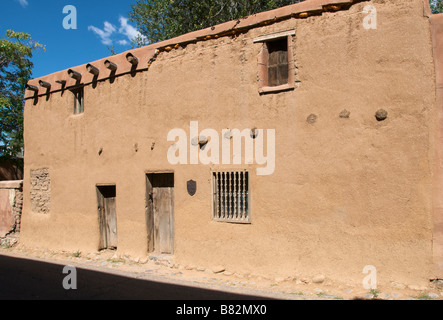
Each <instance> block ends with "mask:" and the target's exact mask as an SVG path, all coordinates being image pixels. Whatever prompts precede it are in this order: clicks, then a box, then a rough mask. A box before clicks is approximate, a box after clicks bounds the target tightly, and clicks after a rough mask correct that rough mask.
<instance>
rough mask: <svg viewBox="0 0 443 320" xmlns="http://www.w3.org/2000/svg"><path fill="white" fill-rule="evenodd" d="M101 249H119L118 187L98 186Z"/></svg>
mask: <svg viewBox="0 0 443 320" xmlns="http://www.w3.org/2000/svg"><path fill="white" fill-rule="evenodd" d="M97 202H98V219H99V224H100V244H99V250H102V249H117V213H116V187H115V186H97Z"/></svg>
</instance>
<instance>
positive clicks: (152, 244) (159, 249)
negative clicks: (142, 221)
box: [146, 173, 174, 254]
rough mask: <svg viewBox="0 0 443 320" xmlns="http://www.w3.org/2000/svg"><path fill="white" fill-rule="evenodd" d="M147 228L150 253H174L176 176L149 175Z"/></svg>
mask: <svg viewBox="0 0 443 320" xmlns="http://www.w3.org/2000/svg"><path fill="white" fill-rule="evenodd" d="M146 181H147V182H146V186H147V187H146V193H147V208H146V209H147V227H148V249H149V252H155V253H158V254H173V253H174V174H173V173H158V174H148V175H147V179H146Z"/></svg>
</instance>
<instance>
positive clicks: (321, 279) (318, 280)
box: [312, 274, 326, 283]
mask: <svg viewBox="0 0 443 320" xmlns="http://www.w3.org/2000/svg"><path fill="white" fill-rule="evenodd" d="M325 279H326V278H325V276H324V275H322V274H319V275H316V276H315V277H314V278H312V282H313V283H323V282H324V281H325Z"/></svg>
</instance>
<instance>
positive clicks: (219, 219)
mask: <svg viewBox="0 0 443 320" xmlns="http://www.w3.org/2000/svg"><path fill="white" fill-rule="evenodd" d="M217 174H239V177H240V175H241V174H243V175H244V176H243V177H244V179H243V180H244V181H246V186H247V192H246V193H245V198H243V200H244V201H245V203H244V204H243V208H244V207H245V206H246V207H247V210H246V215H245V217H243V218H231V217H220V215H221V211H218V210H217V208H218V205H217V203H218V199H217V197H218V195H219V194H218V193H217V190H218V185H217V180H216V178H215V176H216V175H217ZM250 177H251V174H250V172H249V171H248V170H246V169H239V170H235V169H232V170H212V171H211V194H212V212H211V218H212V221H215V222H225V223H235V224H252V219H251V212H252V205H251V204H252V201H251V178H250ZM239 179H240V178H239ZM237 181H238V180H237ZM237 186H238V184H237ZM240 189H241V188H239V189H238V190H236V192H237V201H234V203H235V204H236V205H237V213H238V211H239V210H238V209H240V208H241V205H239V203H238V199H239V197H240V196H241V195H240V193H241V192H240ZM242 190H244V189H242ZM225 199H226V198H225ZM232 200H234V197H232ZM229 201H231V200H229ZM229 210H231V208H230V209H229ZM229 214H230V213H228V215H229ZM237 217H238V214H237Z"/></svg>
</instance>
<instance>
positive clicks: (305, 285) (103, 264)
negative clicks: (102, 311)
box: [0, 244, 443, 300]
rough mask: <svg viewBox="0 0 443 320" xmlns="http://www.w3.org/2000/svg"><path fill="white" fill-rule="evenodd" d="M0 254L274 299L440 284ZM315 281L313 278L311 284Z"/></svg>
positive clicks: (422, 292)
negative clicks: (384, 283) (369, 283)
mask: <svg viewBox="0 0 443 320" xmlns="http://www.w3.org/2000/svg"><path fill="white" fill-rule="evenodd" d="M0 254H2V255H7V256H12V257H18V258H26V259H31V260H37V261H43V262H48V263H55V264H61V265H70V266H75V267H78V268H83V269H89V270H94V271H100V272H106V273H112V274H117V275H122V276H126V277H131V278H136V279H146V280H152V281H158V282H164V283H170V284H171V283H172V284H181V285H187V286H193V287H200V288H206V289H216V290H221V291H227V292H232V293H237V294H248V295H256V296H259V297H266V298H274V299H278V300H355V299H363V300H370V299H379V300H380V299H381V300H443V283H435V282H434V283H430V284H429V286H428V287H418V286H406V285H404V284H399V283H391V285H390V286H389V287H387V288H378V289H377V290H364V289H363V288H362V286H361V287H357V286H354V285H351V284H341V283H333V282H332V281H331V280H329V279H322V277H320V279H308V280H307V279H279V278H276V279H269V278H263V277H255V276H251V275H239V274H236V273H232V272H229V271H227V270H224V269H223V268H222V267H219V268H218V269H217V268H216V269H213V270H208V269H204V268H199V267H195V266H180V265H175V264H173V263H171V262H170V261H169V260H168V259H167V258H165V257H161V256H160V257H151V258H149V259H147V258H146V259H145V260H143V259H142V260H140V259H136V260H135V261H134V260H131V259H130V258H129V257H126V256H123V257H122V256H118V255H117V254H116V252H114V251H108V250H105V251H100V252H95V253H89V254H83V253H81V252H64V251H50V250H40V249H27V248H24V247H23V246H21V245H20V244H17V245H16V246H14V247H0ZM314 282H315V283H314Z"/></svg>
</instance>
